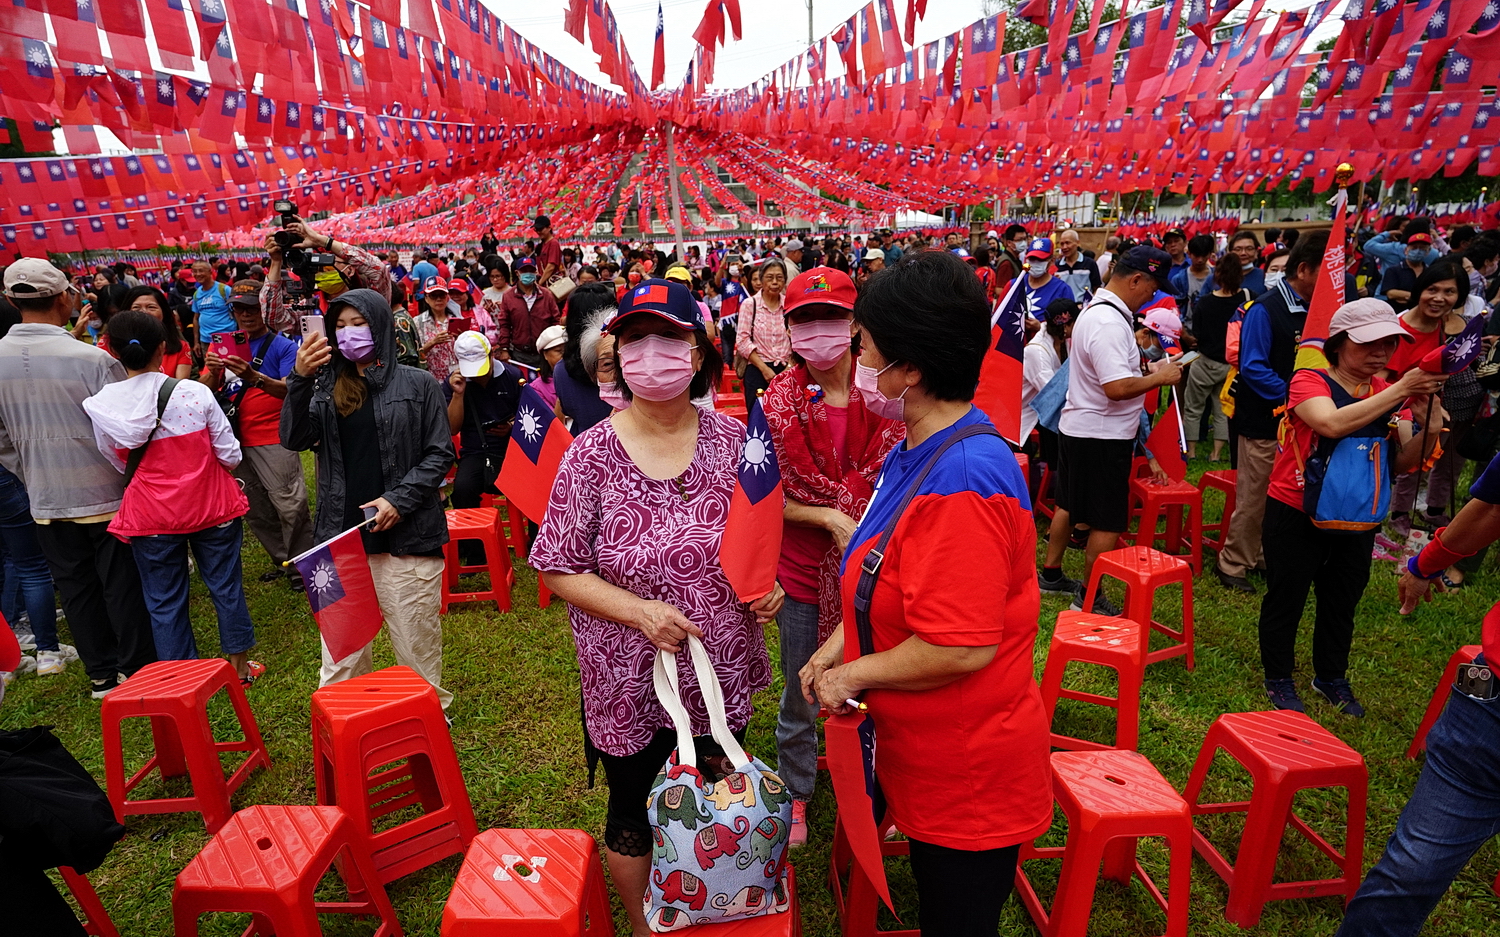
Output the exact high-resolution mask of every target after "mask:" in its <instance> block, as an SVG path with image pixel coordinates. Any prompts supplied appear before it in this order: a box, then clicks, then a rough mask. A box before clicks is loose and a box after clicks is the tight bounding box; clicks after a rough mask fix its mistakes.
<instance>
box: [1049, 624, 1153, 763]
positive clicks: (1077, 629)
mask: <svg viewBox="0 0 1500 937" xmlns="http://www.w3.org/2000/svg"><path fill="white" fill-rule="evenodd" d="M1147 640H1148V634H1147V632H1146V629H1145V628H1144V627H1142V626H1141V625H1140V623H1138V622H1134V621H1131V620H1130V619H1128V618H1111V617H1109V616H1107V615H1094V614H1091V613H1088V612H1074V611H1064V612H1061V613H1059V614H1058V616H1057V627H1056V628H1055V629H1053V632H1052V643H1051V645H1050V646H1049V647H1048V649H1047V666H1046V668H1045V669H1044V670H1043V671H1042V705H1043V706H1045V707H1047V722H1048V723H1049V724H1050V723H1051V721H1052V716H1053V713H1055V712H1056V710H1057V701H1058V699H1059V698H1061V699H1070V700H1078V701H1080V702H1084V703H1097V704H1098V705H1100V706H1109V707H1111V708H1113V709H1114V710H1115V712H1116V716H1115V743H1114V744H1113V745H1105V744H1102V743H1100V742H1090V741H1088V740H1087V739H1079V738H1073V737H1072V736H1068V735H1058V734H1057V733H1055V732H1054V733H1052V747H1053V748H1062V749H1067V750H1069V751H1109V750H1110V749H1116V748H1119V749H1129V750H1132V751H1133V750H1134V749H1135V747H1136V744H1137V742H1138V741H1139V740H1140V728H1141V684H1142V683H1143V682H1144V681H1145V678H1146V642H1147ZM1075 661H1076V662H1081V663H1087V664H1098V665H1100V666H1102V667H1110V668H1113V669H1114V671H1115V672H1116V673H1117V674H1118V675H1119V689H1118V691H1117V692H1118V694H1119V695H1118V696H1101V695H1100V694H1097V693H1086V692H1084V691H1082V690H1069V689H1065V688H1064V687H1063V685H1062V680H1063V672H1064V671H1065V670H1066V669H1067V666H1068V664H1070V663H1073V662H1075Z"/></svg>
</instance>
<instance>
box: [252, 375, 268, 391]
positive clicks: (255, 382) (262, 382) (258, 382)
mask: <svg viewBox="0 0 1500 937" xmlns="http://www.w3.org/2000/svg"><path fill="white" fill-rule="evenodd" d="M250 386H251V387H255V388H261V389H263V388H264V387H265V386H266V376H265V375H264V374H262V373H260V372H259V371H256V372H255V377H254V378H253V379H251V381H250Z"/></svg>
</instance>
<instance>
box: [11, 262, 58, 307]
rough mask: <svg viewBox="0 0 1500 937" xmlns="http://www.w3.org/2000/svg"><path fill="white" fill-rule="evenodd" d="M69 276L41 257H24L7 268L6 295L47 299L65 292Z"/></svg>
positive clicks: (18, 297) (17, 297)
mask: <svg viewBox="0 0 1500 937" xmlns="http://www.w3.org/2000/svg"><path fill="white" fill-rule="evenodd" d="M68 285H69V284H68V278H67V276H66V275H65V274H64V273H63V272H62V271H61V270H59V269H57V268H56V267H54V266H52V262H51V261H49V260H46V259H44V258H41V257H22V258H21V259H20V260H17V261H16V262H15V263H13V264H11V265H10V266H9V267H6V268H5V295H6V296H13V297H15V298H16V299H45V298H47V297H48V296H56V295H57V294H58V293H65V292H67V289H68Z"/></svg>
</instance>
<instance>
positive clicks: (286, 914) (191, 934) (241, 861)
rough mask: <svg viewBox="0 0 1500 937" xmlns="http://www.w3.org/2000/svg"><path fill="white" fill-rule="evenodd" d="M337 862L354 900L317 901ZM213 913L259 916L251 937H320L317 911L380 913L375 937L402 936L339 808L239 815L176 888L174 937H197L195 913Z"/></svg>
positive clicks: (250, 811)
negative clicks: (322, 883)
mask: <svg viewBox="0 0 1500 937" xmlns="http://www.w3.org/2000/svg"><path fill="white" fill-rule="evenodd" d="M335 859H339V860H341V861H339V862H337V863H335ZM335 865H336V868H337V869H338V873H339V875H340V877H342V878H343V880H344V884H345V885H346V886H347V888H348V890H349V900H348V901H340V902H324V901H317V900H315V899H314V897H313V892H314V890H315V889H316V888H317V887H318V883H319V881H321V880H322V878H323V876H324V875H325V874H326V873H327V871H328V868H329V866H335ZM211 912H228V913H240V914H245V913H248V914H252V915H254V918H253V919H252V921H251V923H250V927H249V928H248V929H247V930H246V931H245V934H246V937H248V935H250V934H255V933H260V934H271V933H274V934H276V935H277V937H321V935H322V933H323V930H322V928H321V927H320V926H319V924H318V915H319V914H364V915H370V916H373V917H379V918H380V927H379V929H378V930H376V932H375V937H401V924H400V923H399V922H398V921H397V920H396V912H395V909H393V908H392V907H391V902H390V899H389V898H387V897H386V894H385V889H384V888H382V887H381V885H380V882H379V880H378V879H377V877H376V875H375V866H374V864H373V863H371V861H370V854H369V852H368V851H366V849H365V847H364V844H363V843H361V842H360V839H359V837H358V836H357V835H356V834H355V831H354V829H353V825H352V824H351V822H350V820H349V818H348V817H346V816H344V812H343V811H342V810H339V809H338V808H336V807H281V806H261V807H248V808H246V809H244V810H241V811H240V812H239V813H237V814H235V815H234V816H233V817H232V818H231V819H230V821H229V822H228V823H226V824H225V825H224V828H223V829H221V830H219V832H218V833H216V834H214V838H213V839H211V840H209V841H208V845H207V846H204V847H203V851H202V852H200V853H198V855H196V856H194V857H193V861H191V862H189V863H188V864H187V868H185V869H183V870H182V872H181V873H179V874H178V876H177V884H176V885H175V886H174V887H173V889H172V920H173V923H174V924H175V925H176V928H177V931H176V933H177V937H197V934H198V918H199V917H200V916H202V915H203V914H206V913H211Z"/></svg>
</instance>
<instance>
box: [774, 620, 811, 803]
mask: <svg viewBox="0 0 1500 937" xmlns="http://www.w3.org/2000/svg"><path fill="white" fill-rule="evenodd" d="M776 626H777V627H778V628H779V629H780V630H781V678H782V680H784V681H785V682H786V686H785V688H783V689H782V691H781V712H780V713H779V714H778V715H777V717H776V773H777V774H778V775H780V776H781V780H782V781H783V782H784V783H785V784H786V786H787V790H789V791H791V792H792V796H793V797H795V798H796V799H797V800H812V795H813V784H814V782H816V781H817V779H818V707H817V705H816V704H814V703H809V702H808V701H807V700H806V699H804V698H803V696H802V679H801V677H799V676H798V673H799V672H801V670H802V668H803V667H804V666H806V664H807V662H808V660H810V659H811V658H812V656H813V653H814V652H815V651H817V649H818V606H816V605H810V604H808V603H806V602H798V601H797V600H796V599H791V598H789V599H787V600H786V602H785V603H783V604H782V606H781V613H780V614H779V615H777V616H776Z"/></svg>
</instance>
